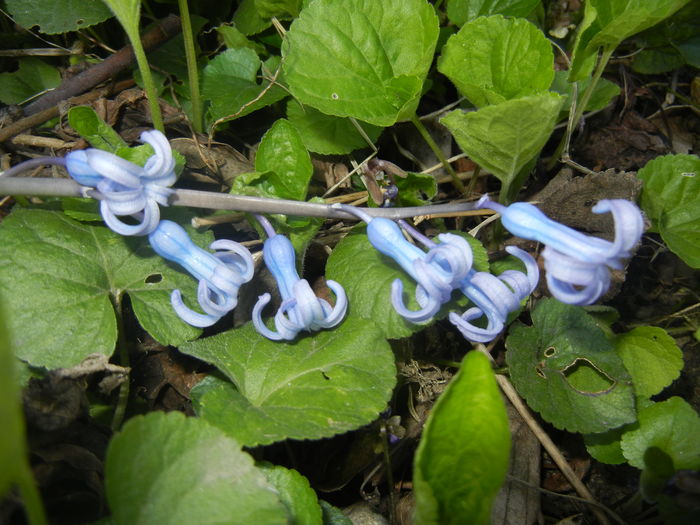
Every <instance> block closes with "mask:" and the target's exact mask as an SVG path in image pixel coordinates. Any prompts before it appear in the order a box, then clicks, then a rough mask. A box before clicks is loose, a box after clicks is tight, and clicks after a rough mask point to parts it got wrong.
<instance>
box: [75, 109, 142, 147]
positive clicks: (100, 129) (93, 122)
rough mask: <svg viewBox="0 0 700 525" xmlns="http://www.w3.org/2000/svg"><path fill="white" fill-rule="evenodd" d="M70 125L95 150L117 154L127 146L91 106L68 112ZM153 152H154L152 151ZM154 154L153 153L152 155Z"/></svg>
mask: <svg viewBox="0 0 700 525" xmlns="http://www.w3.org/2000/svg"><path fill="white" fill-rule="evenodd" d="M68 124H70V127H71V128H73V129H74V130H75V131H76V132H77V133H78V134H79V135H80V136H81V137H83V138H84V139H85V140H87V141H88V142H89V143H90V145H91V146H92V147H93V148H98V149H102V150H105V151H109V152H110V153H116V151H117V150H118V149H119V148H126V147H127V144H126V142H124V140H123V139H122V138H121V137H120V136H119V133H117V132H116V131H114V129H112V126H110V125H109V124H107V123H106V122H105V121H104V120H102V118H101V117H100V116H99V115H98V114H97V113H96V112H95V110H94V109H92V108H91V107H90V106H75V107H72V108H70V110H68ZM151 151H152V150H151ZM151 154H152V153H151Z"/></svg>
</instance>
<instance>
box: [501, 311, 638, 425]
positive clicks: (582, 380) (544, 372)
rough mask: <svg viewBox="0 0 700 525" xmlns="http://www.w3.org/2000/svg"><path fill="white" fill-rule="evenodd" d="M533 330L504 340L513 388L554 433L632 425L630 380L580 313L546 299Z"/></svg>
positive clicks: (519, 328) (516, 329) (521, 329)
mask: <svg viewBox="0 0 700 525" xmlns="http://www.w3.org/2000/svg"><path fill="white" fill-rule="evenodd" d="M532 322H533V325H532V326H525V325H522V324H519V325H514V326H513V328H512V329H511V331H510V334H509V335H508V338H507V339H506V348H507V349H508V352H507V353H506V361H507V363H508V367H509V369H510V374H511V379H512V381H513V384H514V385H515V387H516V388H517V389H518V392H520V394H521V395H522V396H523V397H525V399H526V400H527V403H528V405H530V407H531V408H533V409H534V410H536V411H538V412H539V413H540V414H541V415H542V417H543V418H544V419H546V420H547V421H549V422H550V423H552V424H553V425H554V426H556V427H557V428H561V429H565V430H568V431H569V432H584V433H596V432H605V431H606V430H610V429H613V428H616V427H619V426H621V425H624V424H625V423H630V422H632V421H634V420H635V417H636V413H635V409H634V392H633V389H632V384H631V379H630V376H629V374H628V373H627V370H626V369H625V367H624V365H623V363H622V360H621V359H620V357H619V356H618V355H617V353H616V352H615V350H614V348H613V346H612V343H610V342H609V341H608V339H607V338H606V337H605V334H604V333H603V332H602V330H601V329H600V328H598V326H597V325H596V323H595V321H594V320H593V319H592V318H591V317H590V316H589V315H588V314H586V312H585V310H584V309H583V308H581V307H576V306H570V305H565V304H562V303H560V302H558V301H556V300H554V299H545V300H543V301H540V302H539V303H538V304H537V307H536V308H535V310H534V311H533V312H532Z"/></svg>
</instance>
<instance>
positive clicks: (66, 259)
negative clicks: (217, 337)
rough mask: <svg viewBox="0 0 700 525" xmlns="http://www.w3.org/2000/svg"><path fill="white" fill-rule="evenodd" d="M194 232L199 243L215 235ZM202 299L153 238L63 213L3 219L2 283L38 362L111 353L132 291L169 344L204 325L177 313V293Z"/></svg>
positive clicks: (28, 355)
mask: <svg viewBox="0 0 700 525" xmlns="http://www.w3.org/2000/svg"><path fill="white" fill-rule="evenodd" d="M190 234H191V235H192V236H193V238H194V239H196V240H197V241H198V242H199V243H202V242H203V240H204V239H208V240H211V236H210V235H205V236H201V235H194V233H193V232H192V231H190ZM174 288H180V289H181V290H182V292H183V295H184V297H185V299H186V300H187V299H188V298H196V282H195V281H194V280H193V279H192V278H191V277H190V276H189V275H188V274H185V273H183V272H180V271H178V270H176V269H175V266H173V265H171V264H169V263H166V262H165V261H164V260H163V259H161V258H160V257H158V256H157V255H156V254H155V253H153V251H152V250H151V248H150V247H149V245H148V240H147V239H146V238H145V237H138V238H134V237H129V238H125V237H122V236H121V235H117V234H116V233H113V232H112V231H111V230H109V229H107V228H106V227H104V226H97V225H84V224H80V223H78V222H75V221H73V220H72V219H69V218H68V217H66V216H65V215H63V214H60V213H55V212H50V211H44V210H25V209H18V210H16V211H14V212H13V213H12V214H11V215H10V216H8V217H6V218H5V219H4V220H3V221H2V223H0V289H2V290H3V292H4V295H5V299H6V301H7V307H8V320H9V324H10V328H11V333H12V335H13V343H14V347H15V351H16V353H17V356H18V357H19V358H20V359H23V360H25V361H27V362H29V363H30V364H32V365H34V366H44V367H46V368H49V369H51V368H58V367H69V366H73V365H76V364H78V363H80V362H81V361H82V360H83V359H84V358H85V357H87V356H88V355H90V354H92V353H95V352H97V353H101V354H105V355H111V354H112V352H113V351H114V345H115V341H116V337H117V328H116V319H115V312H114V307H113V304H112V302H113V301H117V300H119V299H121V298H122V295H123V294H124V293H127V294H128V295H129V297H130V299H131V304H132V307H133V309H134V312H135V313H136V316H137V318H138V319H139V321H140V323H141V325H142V326H143V327H144V328H145V329H146V330H147V331H148V332H149V333H151V335H153V336H154V337H155V338H156V339H157V340H158V341H160V342H161V343H163V344H173V345H176V344H179V343H182V342H183V341H185V340H187V339H192V338H194V337H196V336H197V335H198V334H199V333H200V331H199V330H198V329H196V328H193V327H191V326H189V325H187V324H185V323H184V322H183V321H181V320H180V318H179V317H178V316H177V315H176V314H175V312H174V311H173V309H172V307H171V306H170V292H171V291H172V290H173V289H174Z"/></svg>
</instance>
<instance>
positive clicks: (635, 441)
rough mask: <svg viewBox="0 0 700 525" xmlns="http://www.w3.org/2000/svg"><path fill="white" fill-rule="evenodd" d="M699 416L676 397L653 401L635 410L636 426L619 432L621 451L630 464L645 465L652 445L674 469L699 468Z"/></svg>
mask: <svg viewBox="0 0 700 525" xmlns="http://www.w3.org/2000/svg"><path fill="white" fill-rule="evenodd" d="M698 436H700V417H698V414H697V413H696V412H695V410H693V407H691V406H690V405H689V404H688V403H686V402H685V401H684V400H683V399H681V398H680V397H672V398H670V399H667V400H666V401H662V402H660V403H655V404H653V405H652V406H650V407H647V408H645V409H643V410H641V411H640V412H639V428H637V429H636V430H632V431H630V432H626V433H625V434H624V435H623V436H622V452H623V453H624V455H625V457H626V458H627V461H629V463H630V465H632V466H634V467H637V468H639V469H643V468H645V461H644V457H645V454H646V452H647V450H649V449H650V448H652V447H656V448H658V449H660V450H661V451H663V452H664V453H665V454H667V455H668V456H669V457H670V458H671V460H672V462H673V468H674V469H675V470H681V469H691V470H693V469H698V468H700V441H698Z"/></svg>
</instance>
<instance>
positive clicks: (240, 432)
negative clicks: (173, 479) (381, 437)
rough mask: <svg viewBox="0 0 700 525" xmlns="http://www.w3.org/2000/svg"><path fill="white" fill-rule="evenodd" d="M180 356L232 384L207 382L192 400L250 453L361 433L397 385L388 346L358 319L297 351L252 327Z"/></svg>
mask: <svg viewBox="0 0 700 525" xmlns="http://www.w3.org/2000/svg"><path fill="white" fill-rule="evenodd" d="M180 350H181V351H182V352H184V353H186V354H188V355H191V356H194V357H197V358H199V359H202V360H204V361H207V362H208V363H211V364H213V365H215V366H216V367H217V368H218V369H219V370H221V372H223V373H224V374H225V375H226V377H227V378H228V379H229V380H230V381H232V382H233V384H232V383H229V382H228V381H223V380H221V379H215V378H213V377H210V378H207V380H205V382H203V383H204V384H200V385H197V387H195V389H194V390H193V396H194V397H195V406H196V410H197V413H198V414H199V415H200V417H202V418H204V419H206V420H207V421H209V422H211V423H212V424H214V425H216V426H218V427H220V428H221V429H223V430H224V431H226V433H228V434H230V435H231V436H233V437H235V438H236V439H237V440H238V441H239V442H241V443H242V444H244V445H245V446H255V445H263V444H269V443H273V442H275V441H282V440H284V439H287V438H292V439H320V438H322V437H328V436H332V435H334V434H339V433H341V432H346V431H348V430H352V429H355V428H358V427H360V426H362V425H365V424H367V423H369V422H371V421H372V420H373V419H374V418H376V417H377V415H378V414H379V413H380V412H381V411H382V410H383V409H384V408H385V407H386V403H387V401H388V400H389V398H390V397H391V390H392V388H393V387H394V383H395V368H394V358H393V354H392V352H391V348H390V347H389V344H388V343H387V342H386V340H385V339H384V337H383V334H382V333H381V331H380V330H379V329H378V328H377V327H376V326H374V325H373V324H372V323H371V322H367V321H365V320H364V319H360V318H357V317H348V318H347V319H345V321H343V323H342V324H341V325H340V326H338V327H337V328H334V329H333V330H329V331H323V332H319V333H317V334H313V335H308V336H306V337H303V338H302V339H300V340H298V341H296V342H295V343H291V344H290V343H279V342H273V341H269V340H268V339H265V338H264V337H263V336H261V335H260V334H258V333H257V332H256V331H255V329H254V328H253V325H252V324H251V323H248V324H246V325H244V326H242V327H240V328H237V329H235V330H230V331H228V332H224V333H222V334H219V335H217V336H214V337H209V338H206V339H201V340H199V341H194V342H192V343H187V344H185V345H182V346H181V347H180Z"/></svg>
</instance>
